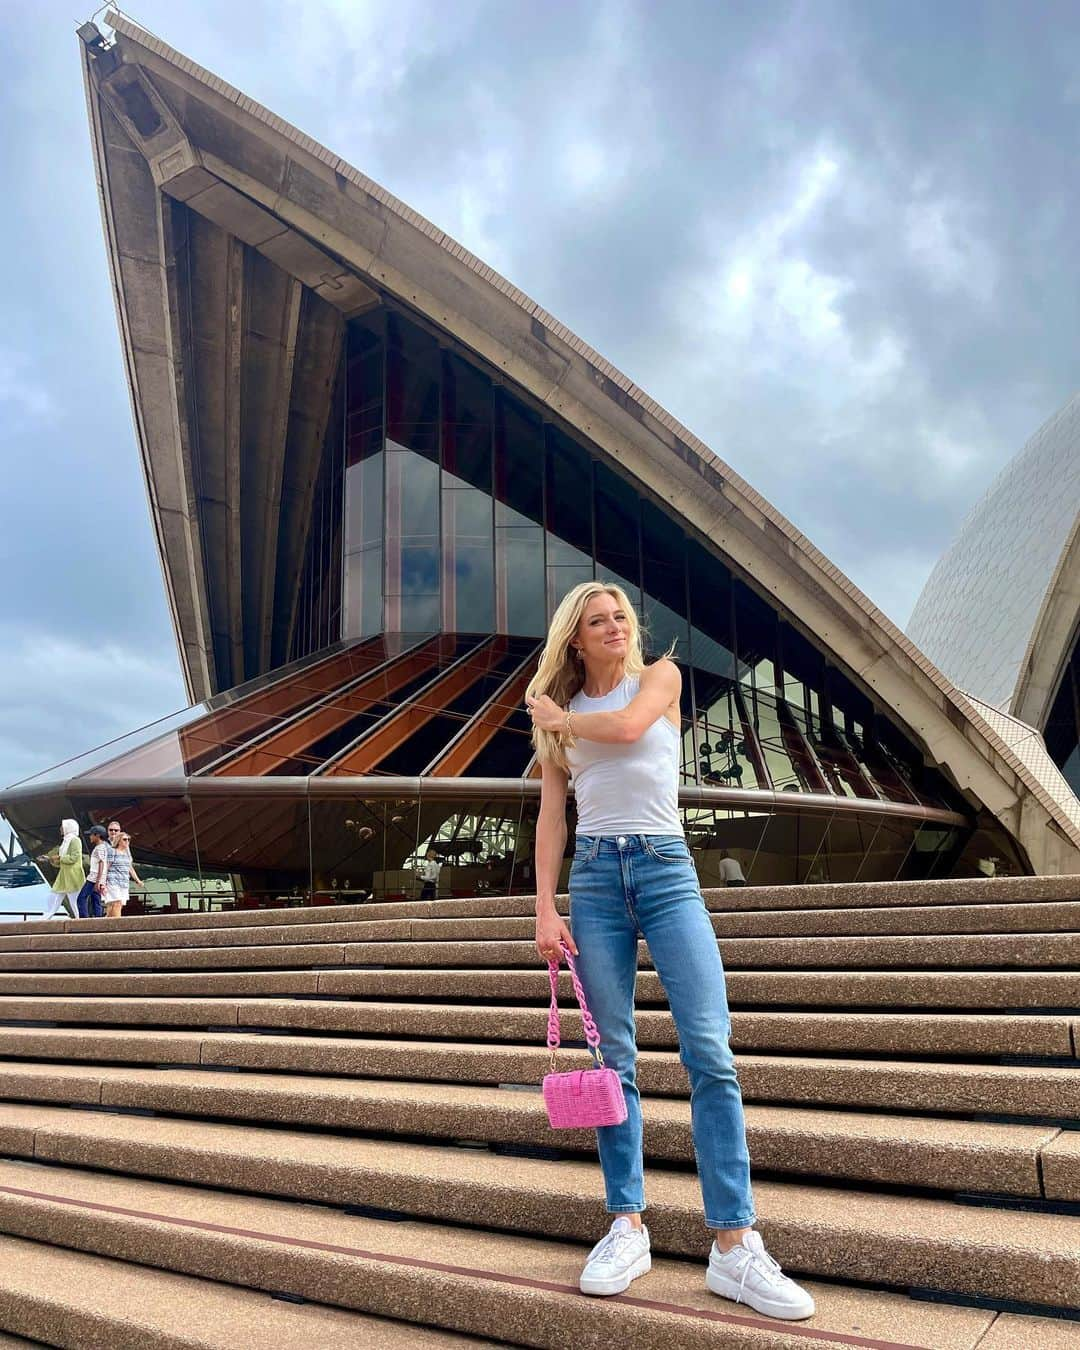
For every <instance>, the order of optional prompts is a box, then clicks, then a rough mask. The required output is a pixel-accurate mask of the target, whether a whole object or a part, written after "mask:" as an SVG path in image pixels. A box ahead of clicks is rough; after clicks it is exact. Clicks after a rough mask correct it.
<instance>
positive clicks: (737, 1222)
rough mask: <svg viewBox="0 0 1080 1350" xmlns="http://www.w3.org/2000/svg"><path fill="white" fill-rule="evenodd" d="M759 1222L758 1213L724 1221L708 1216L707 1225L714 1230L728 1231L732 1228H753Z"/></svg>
mask: <svg viewBox="0 0 1080 1350" xmlns="http://www.w3.org/2000/svg"><path fill="white" fill-rule="evenodd" d="M755 1223H757V1215H756V1214H750V1215H748V1216H747V1217H746V1218H745V1219H728V1220H725V1222H723V1223H716V1222H714V1221H713V1220H712V1219H710V1218H708V1216H706V1219H705V1227H706V1228H711V1229H713V1231H714V1232H726V1231H728V1230H729V1229H732V1228H752V1227H753V1226H754V1224H755Z"/></svg>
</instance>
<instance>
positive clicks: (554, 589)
mask: <svg viewBox="0 0 1080 1350" xmlns="http://www.w3.org/2000/svg"><path fill="white" fill-rule="evenodd" d="M548 537H549V540H550V536H548ZM592 580H593V567H592V563H591V562H589V561H587V560H586V561H584V562H582V563H579V564H578V565H577V566H562V567H549V568H548V569H547V603H548V615H549V617H550V616H551V615H552V614H554V613H555V610H556V609H557V608H558V606H559V602H560V601H561V600H562V598H563V596H565V595H566V593H567V592H568V591H572V590H573V589H574V587H575V586H580V585H581V583H582V582H583V581H592Z"/></svg>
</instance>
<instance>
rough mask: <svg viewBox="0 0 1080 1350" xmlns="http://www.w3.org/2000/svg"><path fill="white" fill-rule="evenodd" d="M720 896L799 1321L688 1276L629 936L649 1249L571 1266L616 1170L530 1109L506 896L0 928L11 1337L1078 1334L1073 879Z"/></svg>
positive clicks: (525, 1003)
mask: <svg viewBox="0 0 1080 1350" xmlns="http://www.w3.org/2000/svg"><path fill="white" fill-rule="evenodd" d="M826 897H827V899H828V902H829V903H828V905H827V906H826V905H823V903H822V901H823V900H824V899H826ZM707 900H708V903H709V907H710V909H711V911H712V912H713V915H714V920H715V925H714V926H715V928H716V932H717V934H718V937H719V940H720V946H721V950H722V952H723V953H724V956H725V960H726V962H727V964H728V966H729V967H730V968H731V976H730V981H729V991H730V995H731V1001H732V1004H733V1017H732V1039H733V1044H734V1046H735V1049H736V1055H737V1059H738V1063H739V1073H740V1079H741V1082H742V1085H743V1091H744V1096H745V1098H746V1102H747V1126H748V1130H749V1137H750V1146H751V1155H752V1159H753V1162H754V1167H755V1174H756V1175H755V1189H756V1200H757V1205H758V1209H759V1212H760V1214H761V1216H762V1217H761V1227H762V1228H763V1230H764V1232H765V1235H766V1239H767V1241H768V1242H769V1244H770V1247H771V1249H772V1250H773V1251H774V1253H775V1254H776V1255H777V1257H778V1258H779V1259H780V1260H781V1262H782V1263H783V1264H784V1265H785V1266H786V1267H787V1268H788V1269H789V1270H791V1271H792V1272H797V1273H799V1274H800V1275H801V1276H802V1277H803V1278H804V1279H806V1280H807V1281H808V1283H809V1284H810V1285H811V1286H812V1288H813V1290H814V1293H815V1297H816V1298H817V1302H818V1313H817V1314H816V1316H815V1318H814V1319H813V1320H812V1321H811V1322H810V1323H808V1324H805V1325H804V1326H802V1327H791V1326H783V1325H781V1324H777V1323H772V1322H766V1321H764V1320H763V1319H761V1318H759V1317H757V1316H756V1315H755V1314H753V1313H751V1312H749V1311H748V1310H747V1309H745V1308H744V1307H739V1306H736V1305H733V1304H729V1303H726V1302H724V1301H722V1300H719V1299H716V1298H714V1297H712V1296H711V1295H709V1294H708V1293H707V1292H706V1291H705V1289H704V1284H703V1280H702V1258H703V1256H704V1253H705V1252H706V1251H707V1246H708V1235H707V1233H706V1232H705V1230H704V1228H703V1226H702V1223H701V1217H700V1194H699V1191H698V1187H697V1182H696V1178H695V1176H694V1172H693V1145H692V1139H691V1132H690V1111H689V1103H688V1100H687V1084H686V1076H685V1072H684V1071H683V1069H682V1066H681V1064H680V1062H679V1058H678V1047H677V1041H676V1037H675V1032H674V1027H673V1025H672V1022H671V1018H670V1015H669V1014H668V1012H667V1009H666V1007H665V1006H664V1001H663V991H662V989H661V988H660V985H659V982H658V980H657V977H656V975H655V974H654V973H653V972H652V971H651V969H650V968H649V966H648V962H647V958H646V957H645V954H644V953H643V961H642V966H643V969H642V972H641V974H640V976H639V983H638V991H639V1012H638V1022H639V1039H640V1044H641V1058H640V1065H639V1069H640V1074H639V1078H640V1083H641V1087H642V1091H643V1094H644V1103H643V1105H644V1116H645V1149H646V1155H647V1161H648V1164H649V1166H648V1187H649V1189H648V1194H649V1203H650V1210H649V1224H650V1228H651V1232H652V1236H653V1243H654V1252H655V1257H656V1262H655V1268H654V1271H653V1272H652V1273H651V1275H650V1276H649V1277H648V1278H647V1279H644V1280H641V1281H638V1282H637V1283H636V1284H635V1285H634V1286H633V1287H632V1289H631V1291H630V1295H629V1296H626V1297H623V1298H619V1299H614V1300H608V1301H598V1300H586V1299H584V1298H582V1297H581V1296H580V1295H579V1294H578V1293H577V1291H576V1278H577V1273H578V1270H579V1268H580V1265H581V1262H582V1259H583V1256H584V1253H585V1251H586V1249H587V1247H588V1245H589V1244H590V1243H591V1242H592V1241H594V1240H595V1238H596V1236H597V1234H598V1232H599V1231H601V1230H602V1228H603V1226H604V1223H605V1219H604V1215H603V1205H602V1189H601V1184H600V1176H599V1170H598V1168H597V1166H596V1162H595V1157H594V1149H593V1140H592V1138H591V1136H590V1135H587V1134H584V1133H581V1134H576V1133H568V1134H558V1135H557V1134H555V1133H554V1132H552V1131H551V1130H550V1129H549V1128H548V1126H547V1122H546V1117H545V1116H544V1113H543V1108H542V1105H541V1102H540V1099H539V1096H538V1093H537V1090H536V1089H537V1085H538V1083H539V1080H540V1077H541V1076H542V1074H543V1073H544V1071H545V1068H546V1058H547V1057H546V1053H545V1052H544V1051H543V1049H542V1039H543V1033H544V1025H545V1014H544V1008H545V992H546V983H547V981H546V975H545V974H544V972H543V971H542V970H540V969H538V968H537V963H536V960H535V955H534V953H533V952H532V950H531V943H530V941H529V937H528V934H529V932H530V919H529V917H528V915H529V910H530V909H531V901H530V900H529V899H528V898H527V897H522V898H510V899H506V898H500V899H494V900H493V899H478V900H474V901H444V902H437V903H435V904H429V905H427V906H421V905H420V904H419V903H413V904H394V905H370V906H365V907H351V908H348V909H344V908H342V909H320V910H279V911H268V912H261V913H260V912H252V911H248V912H243V913H238V914H231V913H224V914H214V915H170V916H162V917H160V918H132V919H131V920H129V921H122V922H121V923H118V924H110V923H109V922H107V921H87V922H82V923H74V922H55V923H52V924H43V923H35V924H26V925H15V924H8V925H3V926H0V1154H2V1155H3V1160H2V1161H0V1234H2V1235H4V1236H2V1237H0V1271H3V1272H4V1273H3V1274H2V1275H0V1329H2V1330H3V1332H6V1333H9V1336H10V1337H15V1338H16V1339H14V1340H11V1341H10V1343H12V1344H19V1343H23V1342H20V1341H19V1340H18V1339H17V1338H29V1339H30V1341H31V1342H33V1341H37V1342H43V1343H46V1344H54V1345H70V1346H77V1347H80V1350H81V1347H85V1346H95V1345H102V1346H106V1345H107V1346H109V1347H114V1346H121V1347H124V1346H129V1345H130V1346H135V1345H138V1346H140V1347H142V1346H148V1345H149V1346H173V1345H176V1346H179V1345H185V1346H186V1345H193V1346H194V1345H200V1346H202V1345H205V1346H222V1347H224V1346H232V1347H235V1346H240V1345H244V1346H253V1347H259V1346H266V1347H270V1346H273V1347H275V1348H276V1347H279V1346H282V1347H288V1346H292V1345H297V1346H299V1345H301V1344H304V1345H316V1344H317V1345H319V1346H320V1347H322V1346H328V1347H334V1346H338V1345H342V1346H344V1345H349V1346H366V1345H372V1346H376V1345H378V1346H383V1345H386V1346H394V1345H398V1344H401V1345H417V1346H423V1345H425V1344H431V1345H433V1346H436V1345H441V1344H446V1345H455V1344H468V1343H476V1342H473V1341H470V1340H468V1339H465V1338H471V1337H475V1338H478V1339H479V1343H481V1344H483V1343H489V1344H491V1343H494V1344H514V1345H531V1346H550V1347H560V1350H561V1347H564V1346H569V1345H572V1346H574V1347H579V1346H580V1347H590V1346H596V1347H601V1346H609V1345H610V1344H611V1343H613V1342H616V1343H627V1344H634V1345H640V1346H656V1347H661V1346H663V1347H670V1346H672V1345H678V1346H684V1345H685V1346H698V1345H701V1346H705V1345H709V1346H716V1345H732V1346H739V1345H747V1346H750V1347H754V1348H756V1347H764V1346H777V1347H794V1346H805V1345H810V1344H814V1345H826V1346H831V1345H834V1346H840V1345H863V1346H875V1345H877V1346H882V1345H885V1346H889V1345H891V1346H909V1347H910V1346H921V1347H928V1348H932V1350H953V1348H954V1347H955V1350H975V1347H979V1350H1010V1347H1017V1348H1018V1347H1024V1350H1029V1347H1034V1346H1038V1347H1040V1350H1042V1347H1048V1348H1049V1350H1054V1348H1055V1347H1058V1346H1060V1347H1066V1346H1076V1345H1080V1321H1078V1320H1074V1319H1075V1316H1076V1315H1077V1314H1080V975H1078V974H1077V967H1078V966H1080V961H1078V959H1077V956H1078V954H1080V953H1078V950H1077V948H1076V944H1077V942H1078V941H1080V940H1078V939H1077V938H1076V933H1077V932H1080V923H1078V922H1077V920H1078V919H1080V883H1078V882H1077V881H1074V880H1070V879H1067V878H1057V879H1052V880H1050V879H1045V878H1043V879H1022V880H1015V881H1010V880H996V881H985V882H984V881H976V882H956V883H934V884H932V885H926V886H918V885H904V886H859V887H849V888H836V889H831V888H830V890H829V891H826V890H825V888H809V889H806V890H798V889H795V888H785V889H783V890H782V891H776V892H771V891H765V890H753V889H746V890H742V891H720V892H711V893H708V895H707ZM565 993H566V994H567V995H569V990H568V989H566V990H565ZM566 1034H567V1035H568V1036H570V1037H579V1036H580V1035H581V1027H580V1019H579V1017H578V1016H577V1014H576V1012H575V1013H568V1014H567V1019H566ZM580 1058H581V1052H580V1051H575V1050H569V1051H568V1052H567V1055H566V1059H567V1063H568V1064H570V1063H576V1062H578V1061H579V1060H580ZM920 1291H923V1292H929V1293H932V1294H933V1296H934V1300H935V1301H930V1302H928V1301H926V1300H925V1299H913V1298H912V1297H911V1293H912V1292H916V1293H918V1292H920ZM271 1294H277V1295H284V1296H287V1297H289V1298H292V1299H296V1298H302V1299H305V1300H307V1302H303V1303H299V1304H297V1303H295V1302H282V1301H281V1299H280V1298H279V1299H276V1300H275V1299H271V1298H270V1297H268V1296H269V1295H271ZM972 1301H981V1302H982V1303H984V1304H986V1306H977V1307H972V1306H967V1304H970V1303H971V1302H972ZM386 1319H390V1320H386ZM808 1333H813V1334H812V1335H810V1336H808ZM6 1343H8V1342H6V1341H4V1340H2V1339H0V1345H3V1344H6Z"/></svg>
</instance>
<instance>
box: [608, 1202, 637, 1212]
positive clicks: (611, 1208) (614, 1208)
mask: <svg viewBox="0 0 1080 1350" xmlns="http://www.w3.org/2000/svg"><path fill="white" fill-rule="evenodd" d="M607 1212H608V1214H643V1213H644V1212H645V1201H644V1200H643V1201H642V1202H641V1204H640V1205H608V1206H607Z"/></svg>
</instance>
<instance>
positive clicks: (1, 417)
mask: <svg viewBox="0 0 1080 1350" xmlns="http://www.w3.org/2000/svg"><path fill="white" fill-rule="evenodd" d="M28 367H29V362H28V361H27V359H26V357H25V356H22V355H20V354H19V353H17V352H13V351H9V350H7V349H5V348H3V347H0V425H2V426H3V432H2V435H3V437H4V438H5V439H7V438H10V437H12V436H13V435H15V434H16V433H17V432H19V431H20V430H21V429H22V427H23V426H24V425H25V424H26V423H27V422H28V421H37V420H39V419H44V418H48V417H51V416H52V415H53V414H54V413H55V410H56V404H55V401H54V397H53V395H52V394H51V393H50V391H49V390H48V388H47V387H46V386H45V384H44V383H43V382H42V381H41V378H40V376H36V377H35V376H32V375H30V374H29V373H28Z"/></svg>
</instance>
